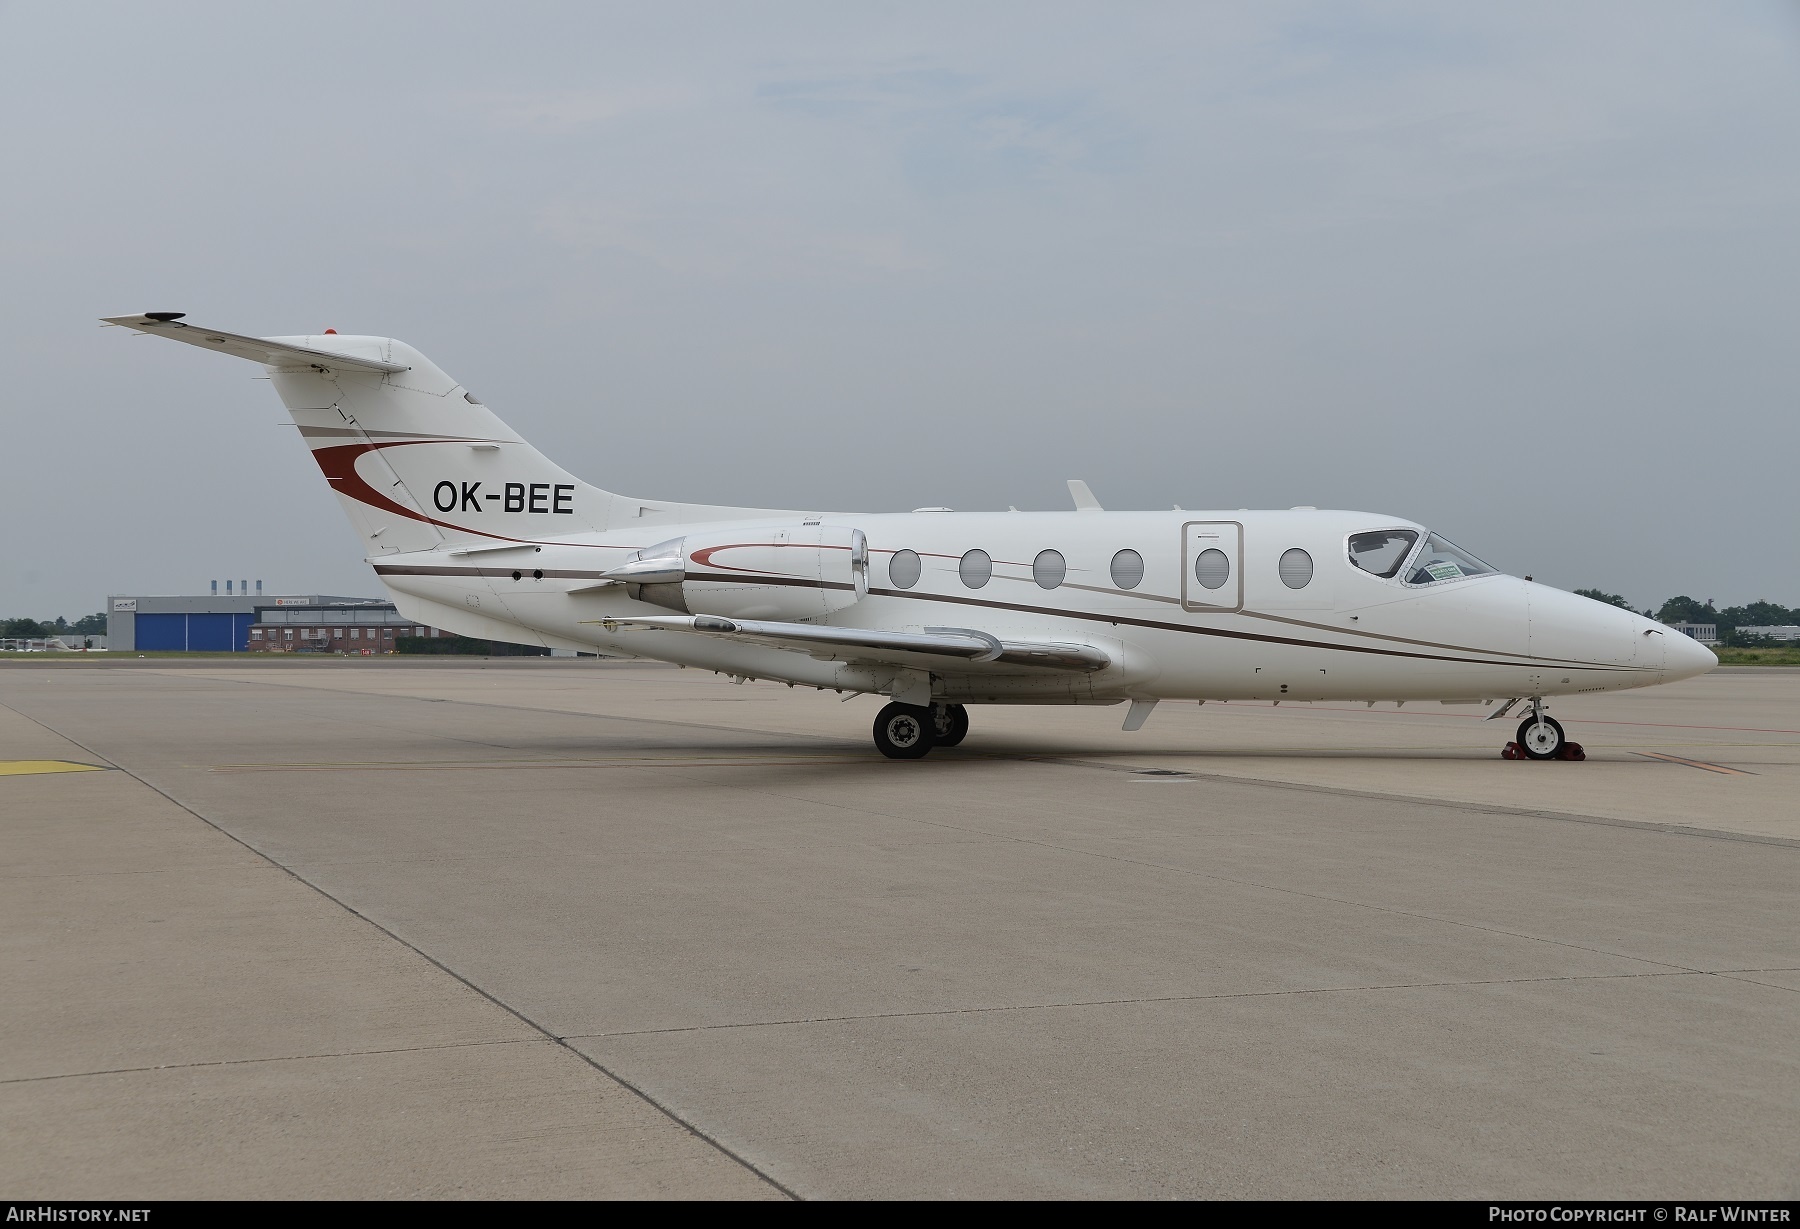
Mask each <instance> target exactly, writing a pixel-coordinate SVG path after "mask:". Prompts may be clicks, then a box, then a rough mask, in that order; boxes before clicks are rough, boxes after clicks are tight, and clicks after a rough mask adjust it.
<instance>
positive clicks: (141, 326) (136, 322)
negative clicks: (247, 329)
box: [103, 312, 411, 375]
mask: <svg viewBox="0 0 1800 1229" xmlns="http://www.w3.org/2000/svg"><path fill="white" fill-rule="evenodd" d="M173 314H174V313H172V312H158V313H157V316H167V315H173ZM103 320H104V322H105V323H107V324H117V325H123V326H124V327H125V328H128V329H136V330H137V331H138V332H140V333H155V334H156V335H157V336H159V337H167V338H169V339H170V340H171V341H185V342H186V343H187V344H188V345H190V346H199V347H200V348H201V349H202V350H216V351H218V352H219V353H220V354H229V355H232V356H233V357H235V358H247V359H249V360H250V361H251V362H253V363H262V364H265V365H266V366H270V367H313V366H318V367H333V368H342V369H345V370H349V371H380V372H385V373H386V374H388V375H392V374H394V373H395V372H399V371H409V370H411V369H410V368H408V367H404V366H402V365H401V364H399V363H383V362H378V361H377V360H375V359H372V358H354V357H352V356H351V355H348V354H333V353H332V352H331V351H329V350H314V349H312V348H311V347H309V346H296V345H292V344H290V343H288V342H285V341H273V340H270V339H269V338H266V337H245V336H243V335H242V334H240V333H222V332H220V331H219V330H218V329H203V328H201V327H200V326H199V325H197V324H183V323H181V322H180V321H179V320H162V319H158V318H156V317H152V316H107V317H103Z"/></svg>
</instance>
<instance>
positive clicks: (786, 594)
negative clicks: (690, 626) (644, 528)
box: [606, 525, 869, 622]
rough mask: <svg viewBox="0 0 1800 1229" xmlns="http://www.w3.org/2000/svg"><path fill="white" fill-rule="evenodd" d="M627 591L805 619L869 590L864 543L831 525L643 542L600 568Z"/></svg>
mask: <svg viewBox="0 0 1800 1229" xmlns="http://www.w3.org/2000/svg"><path fill="white" fill-rule="evenodd" d="M606 576H607V577H608V578H609V579H612V580H622V581H624V582H625V583H626V585H627V586H628V592H629V593H630V594H631V596H632V597H634V598H636V599H637V600H638V601H641V602H650V603H652V604H653V605H657V606H662V607H664V608H665V609H668V610H679V611H681V612H682V613H684V614H716V615H724V616H726V617H727V618H733V619H773V620H778V621H787V622H791V621H793V620H796V619H812V618H817V617H818V616H820V615H827V614H830V613H831V612H833V611H834V610H842V609H843V608H844V607H846V606H849V605H852V604H854V603H855V602H857V601H860V600H861V599H862V596H863V594H865V593H867V592H868V591H869V544H868V541H867V540H866V539H865V538H864V537H863V532H862V530H860V529H846V528H843V527H842V526H838V525H747V526H742V527H738V528H730V529H715V530H709V531H706V532H704V533H691V534H688V535H687V536H686V537H682V538H673V539H671V540H669V541H667V542H660V543H658V544H657V545H655V546H651V547H646V548H645V549H644V550H641V551H639V552H638V555H637V558H635V559H632V560H630V561H629V562H627V563H625V564H624V565H622V566H620V567H616V568H614V569H612V570H611V571H610V572H607V573H606Z"/></svg>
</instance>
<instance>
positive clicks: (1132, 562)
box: [1112, 548, 1144, 589]
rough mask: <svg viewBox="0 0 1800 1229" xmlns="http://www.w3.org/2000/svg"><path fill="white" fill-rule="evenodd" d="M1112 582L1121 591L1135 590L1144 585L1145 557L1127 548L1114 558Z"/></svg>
mask: <svg viewBox="0 0 1800 1229" xmlns="http://www.w3.org/2000/svg"><path fill="white" fill-rule="evenodd" d="M1112 581H1113V584H1115V585H1117V586H1119V588H1121V589H1135V588H1137V587H1138V586H1139V585H1141V584H1143V583H1144V557H1143V556H1142V555H1140V554H1138V553H1137V552H1136V551H1134V550H1131V549H1130V548H1127V549H1125V550H1122V551H1120V552H1119V553H1118V554H1116V555H1114V556H1113V557H1112Z"/></svg>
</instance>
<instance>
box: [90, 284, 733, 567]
mask: <svg viewBox="0 0 1800 1229" xmlns="http://www.w3.org/2000/svg"><path fill="white" fill-rule="evenodd" d="M182 315H183V313H179V312H150V313H146V314H144V315H139V316H115V317H109V318H107V320H106V323H108V324H117V325H123V326H124V327H126V328H130V329H136V330H138V331H140V332H144V333H149V334H153V335H155V336H158V337H167V338H170V339H172V340H175V341H181V342H186V343H187V344H189V345H194V346H199V347H201V348H202V349H206V350H215V351H218V352H219V353H222V354H230V355H233V356H236V357H238V358H245V359H250V360H251V361H253V362H258V363H261V364H263V365H264V367H265V368H266V369H267V370H268V372H269V376H270V379H271V380H272V381H273V382H274V385H275V391H276V392H277V393H278V394H279V395H280V397H281V400H282V401H283V403H285V404H286V406H287V408H288V412H289V414H291V415H292V416H293V420H294V425H295V426H296V427H298V428H299V430H300V436H301V438H302V439H304V440H305V441H306V444H307V446H308V447H309V448H310V449H311V450H312V454H313V459H314V460H316V461H317V462H318V463H319V469H320V470H321V471H323V473H324V475H325V480H326V481H327V482H329V483H330V484H331V486H332V489H333V490H335V491H336V492H337V494H338V498H339V500H341V501H342V503H343V505H344V511H345V513H346V514H347V515H348V516H349V517H350V521H351V523H352V524H353V525H355V527H356V531H357V532H358V533H359V534H361V535H362V539H363V542H364V544H365V546H366V548H367V550H368V553H369V555H370V557H371V558H375V557H378V556H382V555H391V554H399V553H406V552H411V551H424V550H437V549H442V548H451V547H456V548H466V547H471V546H479V545H484V544H494V545H499V544H504V543H508V542H541V541H550V540H554V539H557V538H561V537H564V536H567V535H570V534H576V533H592V532H597V531H605V530H609V529H618V528H624V527H626V526H643V527H644V528H646V529H651V528H653V526H654V525H655V523H656V522H659V521H688V520H695V519H721V520H723V519H733V518H736V517H740V516H747V515H755V514H757V513H758V512H759V511H760V510H758V509H749V508H721V507H711V506H707V505H694V504H677V503H669V502H667V501H662V500H641V499H633V498H630V497H627V496H623V495H617V494H614V493H613V492H611V491H606V490H602V489H601V488H599V487H596V486H592V485H590V484H588V483H586V482H583V481H582V480H581V479H579V478H577V477H575V476H574V475H572V474H570V473H569V472H568V471H567V470H564V469H563V468H562V467H561V466H559V465H557V464H556V463H555V462H553V461H551V460H550V459H549V458H548V457H546V456H544V454H543V453H541V452H539V451H538V450H537V449H536V448H534V447H532V446H531V445H530V444H529V443H527V442H526V441H525V440H524V439H523V438H521V437H520V436H519V434H518V433H517V432H515V431H514V430H513V429H512V428H511V427H508V426H507V425H506V424H505V423H504V422H502V421H501V420H500V418H499V416H498V415H496V414H495V413H494V412H493V411H492V410H490V409H488V407H487V406H485V405H483V404H482V403H481V402H480V401H479V400H477V399H476V397H475V395H474V394H473V393H471V392H470V391H469V390H468V389H466V388H464V387H463V386H462V385H460V384H458V383H457V382H456V381H455V380H454V379H452V378H451V377H450V376H448V375H446V374H445V373H444V372H443V371H442V370H441V369H439V368H438V366H437V365H436V364H435V363H433V362H432V361H431V360H430V359H428V358H426V357H425V356H424V355H422V354H420V353H419V352H418V351H417V350H415V349H413V348H412V347H411V346H409V345H407V344H406V343H405V342H401V341H396V340H394V339H393V338H391V337H358V336H348V335H339V334H336V333H325V334H322V335H317V336H305V337H248V336H244V335H241V334H236V333H226V332H222V331H219V330H214V329H207V328H204V327H202V326H200V325H191V324H186V323H183V321H182Z"/></svg>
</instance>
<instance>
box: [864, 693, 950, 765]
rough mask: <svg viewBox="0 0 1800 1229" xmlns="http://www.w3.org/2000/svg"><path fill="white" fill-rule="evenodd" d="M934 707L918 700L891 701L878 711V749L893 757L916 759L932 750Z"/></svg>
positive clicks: (876, 729)
mask: <svg viewBox="0 0 1800 1229" xmlns="http://www.w3.org/2000/svg"><path fill="white" fill-rule="evenodd" d="M933 725H934V723H933V721H932V719H931V710H930V709H928V708H921V707H919V706H918V705H916V704H889V705H887V706H886V707H884V708H883V709H882V710H881V711H880V712H879V713H876V714H875V749H876V750H877V751H879V752H881V754H883V755H885V756H887V757H888V758H889V759H890V760H916V759H918V758H919V757H920V756H922V755H924V754H925V753H926V752H928V751H930V750H931V748H932V746H933V745H934V743H935V741H936V740H935V739H934V738H933Z"/></svg>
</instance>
